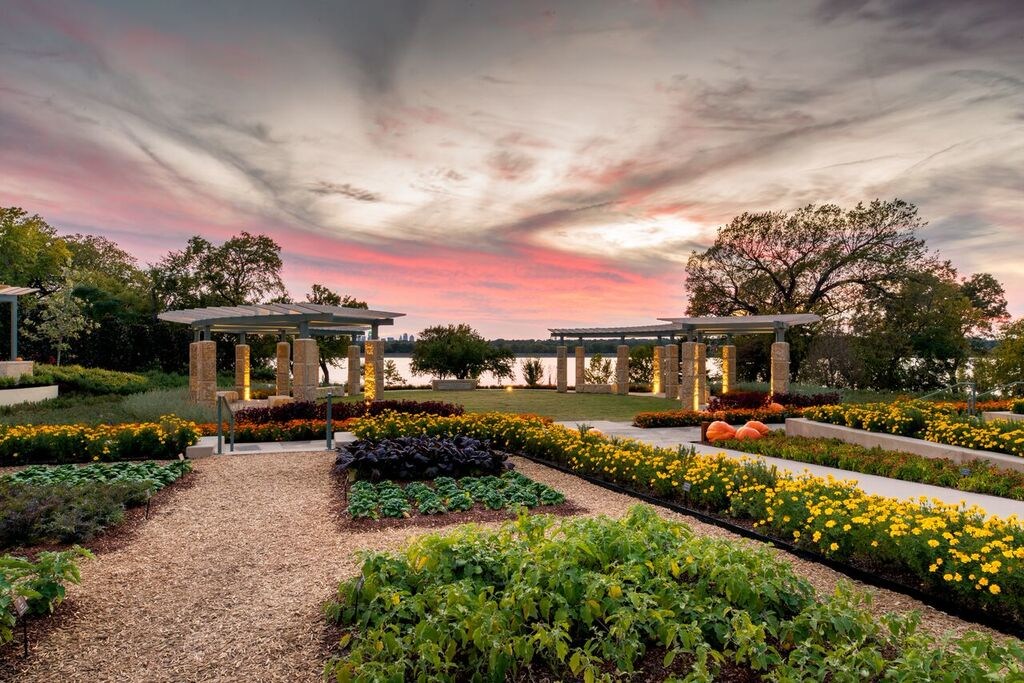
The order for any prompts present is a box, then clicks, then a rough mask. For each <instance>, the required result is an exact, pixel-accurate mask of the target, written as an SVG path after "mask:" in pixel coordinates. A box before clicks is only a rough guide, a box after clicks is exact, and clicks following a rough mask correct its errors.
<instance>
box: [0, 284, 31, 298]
mask: <svg viewBox="0 0 1024 683" xmlns="http://www.w3.org/2000/svg"><path fill="white" fill-rule="evenodd" d="M38 291H39V290H38V289H36V288H35V287H14V286H13V285H0V297H3V298H4V299H5V300H7V301H10V300H11V299H13V298H14V297H17V296H24V295H25V294H34V293H36V292H38Z"/></svg>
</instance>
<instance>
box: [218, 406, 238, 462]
mask: <svg viewBox="0 0 1024 683" xmlns="http://www.w3.org/2000/svg"><path fill="white" fill-rule="evenodd" d="M224 409H227V411H228V424H229V426H230V429H231V432H230V438H231V452H232V453H234V452H235V414H234V413H233V412H231V404H230V403H228V400H227V399H226V398H224V397H223V396H218V397H217V455H221V454H223V453H224V417H223V410H224Z"/></svg>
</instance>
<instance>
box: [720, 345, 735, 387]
mask: <svg viewBox="0 0 1024 683" xmlns="http://www.w3.org/2000/svg"><path fill="white" fill-rule="evenodd" d="M735 388H736V347H735V346H733V345H732V344H727V345H725V346H723V347H722V393H723V394H728V393H729V392H730V391H732V390H733V389H735Z"/></svg>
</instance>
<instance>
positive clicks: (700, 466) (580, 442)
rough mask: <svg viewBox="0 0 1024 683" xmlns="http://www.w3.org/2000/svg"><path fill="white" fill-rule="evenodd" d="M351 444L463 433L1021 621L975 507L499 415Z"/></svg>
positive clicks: (1021, 559)
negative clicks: (879, 492)
mask: <svg viewBox="0 0 1024 683" xmlns="http://www.w3.org/2000/svg"><path fill="white" fill-rule="evenodd" d="M353 432H354V433H355V434H356V436H358V437H359V438H368V439H373V438H388V437H397V436H410V435H418V434H431V435H445V436H455V435H458V434H465V435H469V436H473V437H474V438H478V439H489V440H490V441H491V443H492V444H493V445H494V446H496V447H498V448H504V449H506V450H508V451H510V452H520V453H524V454H527V455H532V456H536V457H540V458H544V459H548V460H552V461H555V462H559V463H561V464H563V465H565V466H567V467H569V468H571V469H573V470H576V471H579V472H584V473H587V474H590V475H594V476H597V477H600V478H602V479H605V480H607V481H611V482H616V483H618V484H622V485H624V486H627V487H630V488H632V489H634V490H637V491H642V492H649V493H653V494H655V495H658V496H662V497H664V498H667V499H676V500H682V501H684V502H685V503H686V504H688V505H690V506H693V507H696V508H701V509H705V510H709V511H711V512H715V513H719V514H724V515H728V516H731V517H734V518H737V519H745V520H752V521H753V522H754V523H755V524H756V525H757V526H758V527H759V528H761V529H762V530H764V531H765V532H767V533H769V534H772V535H774V536H776V537H778V538H781V539H784V540H786V541H789V542H793V543H795V544H796V545H799V546H801V547H804V548H807V549H810V550H814V551H816V552H819V553H822V554H824V555H826V556H829V557H834V558H836V559H840V560H843V561H847V562H853V563H858V564H862V565H864V566H868V567H877V566H883V567H887V568H888V569H889V570H890V571H892V572H894V573H896V574H899V575H903V576H911V577H913V581H914V583H915V584H917V585H918V586H920V587H922V588H924V589H926V590H931V591H934V592H936V593H941V594H943V595H944V596H947V597H949V598H951V599H955V600H957V601H959V602H962V603H963V604H966V605H971V606H977V607H982V608H988V609H993V610H997V611H1000V612H1002V613H1004V614H1010V615H1012V616H1013V617H1015V618H1018V619H1019V618H1024V527H1022V526H1021V525H1020V523H1019V521H1018V520H1017V519H1016V518H1014V517H1011V518H1008V519H1005V520H1004V519H1000V518H998V517H987V516H986V515H985V512H984V511H983V510H981V509H979V508H977V507H971V508H966V507H962V506H956V505H949V504H946V503H943V502H941V501H938V500H927V499H925V500H911V501H899V500H895V499H892V498H885V497H882V496H874V495H868V494H866V493H864V492H863V491H861V490H860V489H858V488H857V487H856V486H855V485H854V483H852V482H848V481H837V480H835V479H833V478H828V479H822V478H820V477H813V476H810V475H804V476H799V477H791V476H784V475H780V474H778V473H777V472H776V470H775V469H774V468H770V467H768V466H766V465H764V464H763V463H762V462H761V461H758V460H755V459H732V458H729V457H726V456H725V455H723V454H719V455H697V454H695V453H694V452H693V451H692V450H687V449H682V448H680V449H677V450H670V449H664V448H655V447H653V446H649V445H647V444H644V443H641V442H638V441H633V440H629V439H625V440H608V439H605V438H603V437H601V436H600V435H598V434H596V433H594V432H586V431H584V430H572V429H567V428H565V427H562V426H560V425H545V424H543V423H541V422H540V421H537V420H528V419H522V418H517V417H514V416H509V415H505V414H501V413H485V414H474V415H464V416H460V417H451V418H441V417H434V416H409V415H395V414H386V415H383V416H380V417H377V418H366V419H363V420H360V422H359V424H357V425H355V427H354V428H353Z"/></svg>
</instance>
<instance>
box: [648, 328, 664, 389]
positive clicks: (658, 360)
mask: <svg viewBox="0 0 1024 683" xmlns="http://www.w3.org/2000/svg"><path fill="white" fill-rule="evenodd" d="M658 339H659V340H660V339H661V337H658ZM664 354H665V349H664V347H662V346H655V347H654V352H653V354H652V358H651V370H652V372H651V391H652V392H654V393H655V394H660V393H661V392H662V390H663V389H664V388H665V386H664V385H665V367H664V362H663V361H662V356H664Z"/></svg>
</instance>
